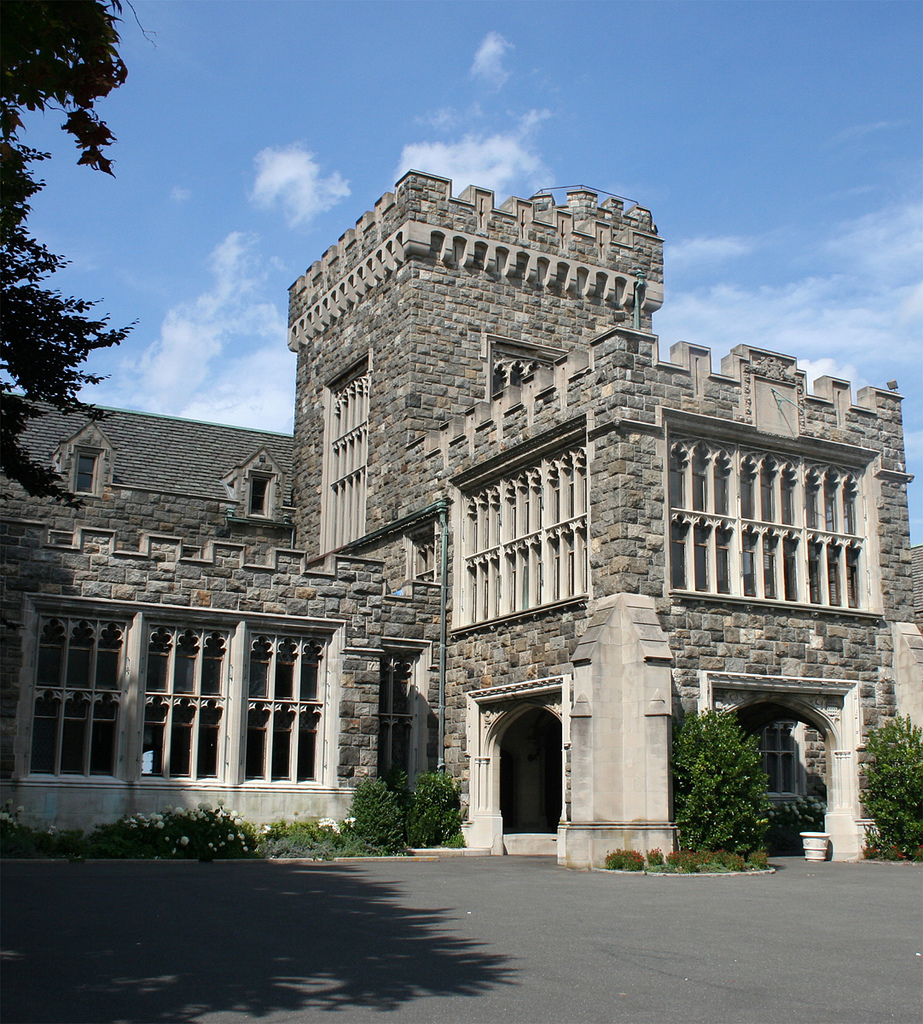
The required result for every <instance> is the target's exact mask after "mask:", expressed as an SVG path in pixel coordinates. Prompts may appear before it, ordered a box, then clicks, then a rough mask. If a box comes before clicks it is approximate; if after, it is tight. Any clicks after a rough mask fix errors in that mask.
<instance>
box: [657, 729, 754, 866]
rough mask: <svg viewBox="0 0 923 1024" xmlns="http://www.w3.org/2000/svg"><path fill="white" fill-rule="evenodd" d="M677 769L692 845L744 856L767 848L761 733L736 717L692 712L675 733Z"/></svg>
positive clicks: (679, 809)
mask: <svg viewBox="0 0 923 1024" xmlns="http://www.w3.org/2000/svg"><path fill="white" fill-rule="evenodd" d="M673 771H674V792H675V797H676V823H677V825H678V826H679V830H680V835H681V836H682V840H683V844H684V845H685V846H686V847H688V848H690V849H695V850H729V851H731V852H732V853H739V854H743V855H747V854H749V853H751V852H752V851H754V850H758V849H761V848H762V847H763V845H764V842H765V838H766V829H767V825H768V820H769V798H768V797H767V795H766V787H767V783H768V779H767V777H766V773H765V772H764V771H763V765H762V757H761V755H760V751H759V747H758V746H757V740H756V737H755V736H748V735H746V734H745V733H744V731H743V729H741V727H740V725H739V724H738V722H737V719H736V718H735V716H734V715H732V714H726V713H721V712H715V711H706V712H705V713H704V714H700V715H699V714H692V715H688V716H687V717H686V720H685V722H684V723H683V725H682V726H681V727H680V728H678V729H677V730H676V733H675V735H674V739H673Z"/></svg>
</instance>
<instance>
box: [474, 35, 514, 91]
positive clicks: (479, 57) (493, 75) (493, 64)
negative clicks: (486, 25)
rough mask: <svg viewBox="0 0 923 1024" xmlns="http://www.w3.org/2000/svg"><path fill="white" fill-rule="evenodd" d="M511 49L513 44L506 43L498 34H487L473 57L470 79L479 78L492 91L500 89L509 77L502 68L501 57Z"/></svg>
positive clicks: (507, 72)
mask: <svg viewBox="0 0 923 1024" xmlns="http://www.w3.org/2000/svg"><path fill="white" fill-rule="evenodd" d="M512 49H513V44H512V43H508V42H507V41H506V40H505V39H504V38H503V36H501V35H500V33H499V32H488V33H487V35H486V36H484V39H483V41H482V42H481V45H480V46H479V47H478V50H477V53H476V54H475V55H474V63H473V64H472V65H471V77H472V78H479V79H480V80H481V81H482V82H484V83H485V84H487V85H489V86H491V87H492V88H494V89H500V88H501V87H502V86H503V84H504V83H505V82H506V80H507V79H508V78H509V77H510V73H509V71H507V70H506V68H504V66H503V55H504V54H505V53H506V52H507V50H512Z"/></svg>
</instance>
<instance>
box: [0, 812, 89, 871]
mask: <svg viewBox="0 0 923 1024" xmlns="http://www.w3.org/2000/svg"><path fill="white" fill-rule="evenodd" d="M19 810H22V808H19ZM89 853H90V846H89V843H88V842H87V838H86V836H84V834H83V832H81V831H80V829H76V828H75V829H65V830H64V831H63V832H59V831H58V830H57V829H56V828H55V827H54V825H52V826H51V827H50V828H47V829H40V828H30V827H29V826H28V825H23V824H21V823H20V821H19V813H18V811H13V810H12V805H11V804H7V805H6V808H5V809H4V810H2V811H0V855H2V856H3V857H10V858H16V859H26V858H29V859H31V858H35V857H66V858H67V859H68V860H83V859H84V858H85V857H87V856H89Z"/></svg>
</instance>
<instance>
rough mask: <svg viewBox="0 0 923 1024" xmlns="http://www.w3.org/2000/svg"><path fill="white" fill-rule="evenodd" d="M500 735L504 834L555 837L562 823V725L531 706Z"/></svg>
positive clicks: (516, 717)
mask: <svg viewBox="0 0 923 1024" xmlns="http://www.w3.org/2000/svg"><path fill="white" fill-rule="evenodd" d="M508 717H511V718H512V721H511V722H510V723H509V724H508V725H507V726H506V728H505V729H504V730H503V732H502V733H501V734H500V815H501V817H502V818H503V834H504V835H510V834H514V833H521V832H551V833H556V832H557V830H558V823H559V821H560V820H561V798H562V787H561V720H560V719H559V718H557V717H556V716H555V715H553V714H552V713H551V712H550V711H548V710H546V709H545V708H540V707H532V708H528V709H527V710H525V711H523V712H522V713H521V714H519V715H515V713H513V714H511V715H510V716H508Z"/></svg>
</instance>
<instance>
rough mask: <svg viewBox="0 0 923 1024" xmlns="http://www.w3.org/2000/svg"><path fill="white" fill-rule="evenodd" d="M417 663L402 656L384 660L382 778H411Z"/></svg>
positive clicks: (380, 716)
mask: <svg viewBox="0 0 923 1024" xmlns="http://www.w3.org/2000/svg"><path fill="white" fill-rule="evenodd" d="M412 675H413V662H412V661H411V660H410V659H409V658H406V657H403V656H400V655H387V656H386V657H384V658H382V660H381V672H380V681H379V690H378V774H379V775H385V774H386V773H387V772H389V771H392V770H395V769H396V770H398V771H402V772H403V773H404V774H405V775H408V776H409V775H410V774H411V771H412V770H413V767H414V766H413V764H412V757H411V753H412V739H413V721H414V713H413V703H414V692H413V686H412V682H411V679H412Z"/></svg>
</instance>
